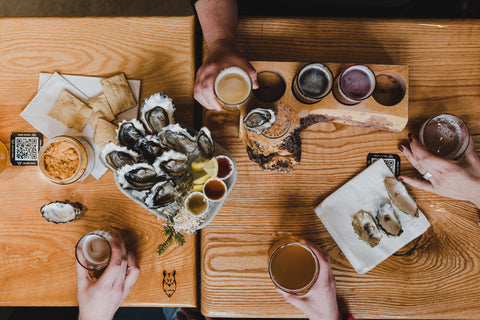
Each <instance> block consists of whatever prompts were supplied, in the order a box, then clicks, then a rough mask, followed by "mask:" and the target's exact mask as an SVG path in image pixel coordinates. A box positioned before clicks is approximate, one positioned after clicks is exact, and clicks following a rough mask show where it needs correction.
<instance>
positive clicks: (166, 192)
mask: <svg viewBox="0 0 480 320" xmlns="http://www.w3.org/2000/svg"><path fill="white" fill-rule="evenodd" d="M174 201H175V183H174V182H173V181H172V180H167V181H162V182H159V183H157V184H155V185H154V186H153V187H152V189H151V191H150V192H149V193H148V194H147V196H146V197H145V199H144V200H143V202H144V203H145V205H146V206H147V207H148V208H149V209H156V208H161V207H165V206H167V205H169V204H170V203H172V202H174Z"/></svg>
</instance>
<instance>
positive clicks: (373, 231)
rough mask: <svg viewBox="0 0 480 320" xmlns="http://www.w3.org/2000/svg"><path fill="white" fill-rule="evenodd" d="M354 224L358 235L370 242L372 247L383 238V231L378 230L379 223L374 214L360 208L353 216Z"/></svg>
mask: <svg viewBox="0 0 480 320" xmlns="http://www.w3.org/2000/svg"><path fill="white" fill-rule="evenodd" d="M352 226H353V229H354V230H355V232H356V233H357V235H358V237H359V238H360V239H361V240H363V241H365V242H366V243H368V244H369V245H370V247H372V248H373V247H375V246H376V245H377V244H378V243H379V242H380V239H381V238H382V233H381V232H380V231H379V230H378V227H377V224H376V223H375V220H374V219H373V217H372V215H371V214H370V213H369V212H367V211H363V210H360V211H359V212H357V213H356V214H355V216H354V218H353V221H352Z"/></svg>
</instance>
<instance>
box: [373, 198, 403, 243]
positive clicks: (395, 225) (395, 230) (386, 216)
mask: <svg viewBox="0 0 480 320" xmlns="http://www.w3.org/2000/svg"><path fill="white" fill-rule="evenodd" d="M376 219H377V222H378V226H379V227H380V229H382V230H383V231H384V232H385V233H386V234H387V235H389V236H399V235H401V234H402V232H403V229H402V224H401V223H400V221H399V220H398V217H397V215H396V214H395V211H394V210H393V207H392V205H391V204H390V203H384V204H382V205H381V206H380V209H379V210H378V213H377V216H376Z"/></svg>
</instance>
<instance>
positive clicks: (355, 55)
mask: <svg viewBox="0 0 480 320" xmlns="http://www.w3.org/2000/svg"><path fill="white" fill-rule="evenodd" d="M237 44H238V47H239V49H240V51H241V52H243V53H244V54H245V55H246V56H247V58H248V59H250V60H257V61H265V60H267V61H268V60H270V61H276V60H277V61H306V62H311V61H318V62H343V63H351V62H357V63H378V64H406V65H409V67H410V93H409V94H410V109H409V118H410V120H409V123H408V126H407V128H406V129H405V130H404V131H402V132H401V133H393V132H388V131H379V130H375V129H366V128H358V127H350V126H346V125H340V124H332V123H330V124H317V125H314V126H312V127H310V128H309V129H307V130H305V131H303V132H302V133H301V139H302V159H301V163H300V164H299V165H298V166H296V167H295V168H294V170H293V172H292V173H289V174H279V173H273V172H262V171H260V169H259V167H258V166H257V165H256V164H254V163H253V162H251V161H250V160H249V159H248V156H247V153H246V151H245V148H244V146H243V145H242V143H241V142H240V141H239V139H238V114H234V113H226V112H224V113H213V112H211V113H207V114H206V116H205V124H207V125H208V126H209V127H210V128H211V129H212V130H213V134H214V136H215V139H216V140H217V141H218V142H219V143H220V144H221V145H223V146H225V147H226V148H227V149H228V150H229V151H230V152H231V153H232V155H233V156H234V157H235V160H236V161H237V165H238V168H239V172H238V180H237V183H236V186H235V188H234V190H233V191H232V193H231V195H230V197H229V199H228V200H227V201H226V203H225V205H224V206H223V208H222V210H221V211H220V213H219V214H218V215H217V217H216V218H215V220H214V221H213V222H212V223H211V224H210V225H209V226H208V227H207V228H205V229H203V230H202V232H201V256H202V260H201V268H202V270H201V277H202V282H201V307H202V312H203V314H205V315H208V316H220V317H301V316H303V315H302V313H301V312H300V311H298V310H297V309H295V308H294V307H292V306H290V305H289V304H287V303H285V302H284V301H283V299H282V298H281V297H280V296H279V294H278V293H277V292H276V291H275V289H274V285H273V284H272V282H271V280H270V279H269V276H268V270H267V259H268V256H267V251H268V249H269V247H270V246H271V245H272V243H273V241H274V238H275V236H276V235H277V234H278V233H279V232H290V233H292V234H293V235H300V236H304V237H306V238H308V239H311V240H313V241H314V242H315V243H317V244H318V245H320V246H321V247H322V248H323V249H324V250H325V251H326V252H328V254H329V255H330V256H331V258H332V265H333V273H334V275H335V277H336V281H337V295H338V299H339V302H340V305H341V306H342V309H345V307H346V309H348V310H349V311H350V312H351V313H352V314H353V315H354V316H355V317H356V318H361V319H365V318H418V319H420V318H422V319H427V318H428V319H451V318H463V319H478V318H480V304H479V301H480V286H479V285H478V284H479V283H480V272H479V270H480V246H479V245H478V244H479V243H480V227H479V225H478V220H479V216H478V209H477V208H476V207H475V206H474V205H472V204H471V203H468V202H465V201H455V200H451V199H447V198H443V197H440V196H436V195H434V194H431V193H428V192H424V191H421V190H412V189H410V190H411V192H412V194H413V196H414V197H415V198H416V200H417V202H418V204H419V206H420V208H421V209H422V210H423V211H424V212H425V215H426V216H427V218H428V219H429V221H430V222H431V224H432V226H431V228H430V229H429V230H428V231H427V232H426V233H425V234H424V235H423V236H422V237H421V238H420V239H419V241H418V243H417V246H416V248H415V249H414V250H410V251H407V250H404V249H402V250H401V252H403V255H398V256H392V257H390V258H389V259H388V260H386V261H384V262H383V263H381V264H380V265H378V266H377V267H376V268H374V269H373V270H372V271H370V272H368V273H367V274H364V275H359V274H357V273H356V272H355V271H354V270H353V268H352V267H351V265H350V264H349V262H348V261H347V260H346V258H345V257H344V256H343V254H342V253H341V251H340V249H339V248H338V246H337V245H336V244H335V242H334V241H333V240H332V238H331V237H330V235H329V234H328V232H327V231H326V229H325V228H324V226H323V225H322V223H321V222H320V220H319V219H318V218H317V217H316V216H315V214H314V208H315V207H316V206H317V205H318V204H319V203H320V202H321V201H322V200H323V199H325V198H326V197H327V196H328V195H330V194H331V193H332V192H333V191H335V190H336V189H337V188H339V187H340V186H341V185H343V184H344V183H346V182H347V181H349V180H350V179H351V178H352V177H354V176H355V175H356V174H358V173H359V172H361V171H362V170H363V169H364V168H365V164H366V156H367V154H368V153H369V152H383V153H396V154H400V152H399V151H398V149H397V147H398V145H399V144H400V143H406V141H407V134H408V132H413V133H414V134H417V133H418V129H419V126H420V124H421V123H422V122H423V121H424V120H425V119H427V118H428V117H430V116H432V115H435V114H439V113H443V112H450V113H454V114H456V115H458V116H460V117H461V118H463V119H464V120H465V121H466V122H467V124H468V126H469V129H470V131H471V133H472V135H473V138H474V140H475V142H476V146H477V150H478V148H479V147H480V135H479V134H480V55H479V52H480V21H444V20H420V21H419V20H388V21H387V20H372V19H369V20H368V19H275V18H246V19H241V20H240V24H239V27H238V32H237ZM401 161H402V165H401V171H402V173H403V174H407V175H417V176H418V174H417V172H416V170H414V169H413V167H412V166H411V165H410V164H409V163H408V161H407V160H406V158H405V157H403V156H401Z"/></svg>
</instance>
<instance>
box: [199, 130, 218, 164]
mask: <svg viewBox="0 0 480 320" xmlns="http://www.w3.org/2000/svg"><path fill="white" fill-rule="evenodd" d="M197 148H198V150H199V151H200V153H201V154H202V156H204V157H206V158H211V157H212V156H213V153H214V152H215V143H214V142H213V139H212V134H211V132H210V130H209V129H208V128H207V127H202V128H201V129H200V131H199V132H198V134H197Z"/></svg>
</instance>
